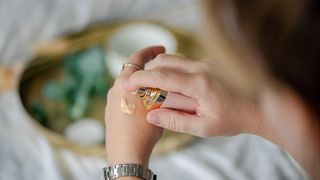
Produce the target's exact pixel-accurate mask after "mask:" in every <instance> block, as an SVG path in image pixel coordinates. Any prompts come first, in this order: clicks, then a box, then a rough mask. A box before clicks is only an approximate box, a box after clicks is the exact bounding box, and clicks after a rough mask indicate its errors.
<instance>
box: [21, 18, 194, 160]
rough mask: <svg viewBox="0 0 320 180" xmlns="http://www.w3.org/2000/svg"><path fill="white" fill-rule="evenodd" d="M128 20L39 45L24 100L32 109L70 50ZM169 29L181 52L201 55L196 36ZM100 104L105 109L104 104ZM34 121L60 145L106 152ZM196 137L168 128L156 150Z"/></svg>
mask: <svg viewBox="0 0 320 180" xmlns="http://www.w3.org/2000/svg"><path fill="white" fill-rule="evenodd" d="M128 23H134V22H124V23H117V24H105V25H98V26H93V27H91V28H88V29H86V30H84V31H82V32H78V33H74V34H71V35H68V36H65V37H63V38H60V39H57V40H56V41H54V42H52V43H48V44H44V45H41V46H39V47H37V50H36V53H35V56H34V58H33V59H32V60H31V61H30V64H29V65H28V66H27V68H26V69H25V71H24V73H23V75H22V78H21V81H20V86H19V91H20V96H21V99H22V103H23V105H24V106H25V107H26V109H27V110H28V109H30V108H29V107H30V106H31V104H30V102H31V99H33V98H37V97H36V96H37V94H39V89H40V87H41V86H42V83H43V82H44V81H45V80H46V78H48V77H50V76H53V75H57V71H59V68H61V67H60V66H58V65H59V63H61V61H62V60H63V57H64V56H65V55H66V54H69V53H72V52H76V51H80V50H82V49H84V48H87V47H88V46H89V45H91V44H93V43H104V42H105V41H106V40H107V39H108V37H109V36H110V35H111V34H112V33H113V32H114V31H115V30H117V29H118V28H120V27H121V26H123V25H127V24H128ZM167 29H169V30H170V31H171V32H172V33H173V34H174V35H175V36H176V38H177V41H178V53H181V54H184V55H186V56H188V57H196V56H197V55H196V53H195V52H198V51H197V45H196V44H197V43H196V41H195V40H194V39H193V38H192V36H190V35H189V34H187V33H185V32H183V31H180V30H177V29H172V28H168V27H167ZM100 106H101V109H102V110H103V109H104V105H100ZM32 123H33V124H34V125H35V126H36V127H37V129H38V130H39V131H41V132H42V133H43V134H44V135H45V136H46V137H47V138H48V140H49V141H50V142H51V143H52V144H53V145H54V146H55V147H56V148H66V149H68V150H71V151H73V152H75V153H80V154H86V155H95V156H105V148H104V146H92V147H86V146H81V145H77V144H74V143H71V142H69V141H68V140H67V139H65V138H64V137H63V135H61V134H59V133H57V132H55V131H52V130H50V129H48V128H45V127H44V126H42V125H40V124H39V123H38V122H37V121H36V120H34V121H33V122H32ZM194 140H195V137H193V136H189V135H185V134H181V133H174V132H169V131H165V134H164V137H163V138H162V139H161V140H160V142H159V143H158V145H157V146H156V148H155V150H154V153H153V154H163V153H166V152H169V151H172V150H175V149H177V148H180V147H182V146H184V145H186V144H189V143H191V142H193V141H194Z"/></svg>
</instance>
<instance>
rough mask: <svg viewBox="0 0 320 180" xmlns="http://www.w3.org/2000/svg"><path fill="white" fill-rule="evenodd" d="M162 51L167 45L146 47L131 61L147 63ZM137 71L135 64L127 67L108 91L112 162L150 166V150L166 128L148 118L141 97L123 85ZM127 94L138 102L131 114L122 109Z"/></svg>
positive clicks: (130, 100) (108, 138)
mask: <svg viewBox="0 0 320 180" xmlns="http://www.w3.org/2000/svg"><path fill="white" fill-rule="evenodd" d="M160 53H164V48H163V47H150V48H146V49H143V50H141V51H139V52H137V53H136V54H134V55H133V56H132V57H130V58H129V60H128V63H134V64H136V65H138V66H140V67H144V64H145V63H146V62H147V61H149V60H150V59H153V58H154V57H156V56H157V55H158V54H160ZM135 71H137V70H136V69H135V68H133V67H127V68H125V69H124V70H123V72H122V73H121V75H120V77H119V78H118V79H117V80H116V81H115V83H114V85H113V87H112V88H111V89H110V90H109V92H108V98H107V107H106V110H105V122H106V149H107V153H108V155H107V159H108V165H109V166H110V165H114V164H120V163H137V164H142V165H145V166H148V161H149V157H150V154H151V152H152V150H153V148H154V146H155V145H156V143H157V141H158V140H159V139H160V137H161V135H162V132H163V129H162V128H159V127H157V126H154V125H152V124H149V123H147V122H146V115H147V112H146V110H145V109H144V107H143V104H142V102H141V100H140V99H139V98H138V97H137V96H135V95H132V94H131V93H130V92H127V91H125V90H124V88H123V87H124V83H125V82H126V80H127V79H128V78H129V76H130V75H131V74H132V73H134V72H135ZM123 98H124V99H126V101H127V103H128V104H134V106H135V108H134V113H133V114H131V115H130V114H127V113H125V112H123V110H122V109H121V100H122V99H123Z"/></svg>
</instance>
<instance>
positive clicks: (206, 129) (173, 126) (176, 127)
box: [125, 54, 260, 137]
mask: <svg viewBox="0 0 320 180" xmlns="http://www.w3.org/2000/svg"><path fill="white" fill-rule="evenodd" d="M211 69H212V68H210V63H209V61H206V60H203V61H190V60H188V59H186V58H183V57H180V56H175V55H168V54H160V55H158V56H157V57H156V58H155V59H154V60H153V61H150V62H148V63H147V64H146V66H145V70H144V71H137V72H135V73H133V74H132V75H131V76H130V78H129V79H128V81H127V83H126V84H125V87H126V89H127V90H128V91H133V90H136V89H138V88H140V87H154V88H160V89H163V90H166V91H169V92H175V93H180V94H183V95H185V96H188V97H191V98H193V99H195V100H196V101H197V102H198V107H197V110H196V113H194V114H189V113H186V112H182V111H177V110H173V109H170V108H165V107H162V108H160V109H156V110H152V111H150V112H149V113H148V115H147V121H148V122H149V123H152V124H155V125H157V126H159V127H163V128H167V129H170V130H173V131H178V132H184V133H188V134H193V135H197V136H202V137H208V136H216V135H234V134H238V133H255V132H256V131H258V130H259V126H260V120H259V118H258V112H257V108H256V106H255V105H254V103H252V102H250V101H248V100H245V99H242V98H240V97H237V96H235V95H234V94H231V93H230V92H229V91H228V89H227V88H226V87H224V86H223V85H222V83H220V82H219V81H218V80H217V79H216V78H215V76H214V74H213V73H212V72H211V71H212V70H211ZM169 100H170V99H169V98H168V99H167V100H166V101H169Z"/></svg>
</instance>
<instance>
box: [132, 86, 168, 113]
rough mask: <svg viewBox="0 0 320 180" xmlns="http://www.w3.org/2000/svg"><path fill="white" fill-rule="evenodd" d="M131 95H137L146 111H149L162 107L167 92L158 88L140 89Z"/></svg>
mask: <svg viewBox="0 0 320 180" xmlns="http://www.w3.org/2000/svg"><path fill="white" fill-rule="evenodd" d="M133 94H137V95H138V96H139V97H140V99H141V100H142V101H143V105H144V107H145V108H146V110H147V111H150V110H152V109H156V108H159V107H160V106H161V105H162V103H163V102H164V101H165V100H166V97H167V95H168V92H167V91H163V90H161V89H158V88H140V89H138V90H137V91H135V92H133Z"/></svg>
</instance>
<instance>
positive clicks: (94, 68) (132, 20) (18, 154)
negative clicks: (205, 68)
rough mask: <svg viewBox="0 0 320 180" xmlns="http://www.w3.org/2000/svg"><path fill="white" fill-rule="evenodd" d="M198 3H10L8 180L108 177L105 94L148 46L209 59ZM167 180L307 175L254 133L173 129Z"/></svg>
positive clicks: (157, 164)
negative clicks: (213, 134) (199, 134)
mask: <svg viewBox="0 0 320 180" xmlns="http://www.w3.org/2000/svg"><path fill="white" fill-rule="evenodd" d="M201 4H202V1H197V0H175V1H169V0H157V1H156V0H123V1H119V0H118V1H117V0H74V1H68V0H29V1H25V0H2V1H0V23H1V24H0V179H1V180H2V179H6V180H18V179H25V180H29V179H30V180H38V179H46V180H60V179H61V180H63V179H71V180H72V179H77V180H82V179H83V180H84V179H86V180H87V179H102V178H103V176H102V168H103V167H105V166H106V161H105V150H104V143H103V142H104V133H105V130H104V124H103V111H104V106H105V95H106V93H107V90H108V88H109V87H110V86H112V83H113V80H114V78H115V77H116V76H117V75H118V73H119V71H120V69H121V65H122V63H123V62H124V61H125V60H126V58H127V57H128V56H130V54H132V53H133V52H134V51H136V50H138V49H140V48H143V47H145V46H148V45H158V44H161V45H164V46H165V47H166V49H167V51H168V52H169V53H178V54H183V55H185V56H187V57H190V58H194V59H199V58H204V57H206V55H205V54H203V53H202V48H201V45H200V44H199V40H198V38H199V36H200V35H201V27H202V25H203V24H204V23H205V22H202V19H203V12H202V7H201ZM150 166H151V169H153V170H154V172H155V173H157V174H158V177H159V179H166V180H167V179H168V180H170V179H191V180H192V179H195V180H198V179H237V180H238V179H268V180H269V179H275V180H276V179H279V180H282V179H293V180H295V179H297V180H298V179H305V176H304V174H303V171H302V170H301V169H300V167H298V166H297V164H296V163H295V162H294V161H293V160H292V159H291V158H290V157H289V156H288V155H287V154H286V153H285V152H283V151H281V150H280V149H279V148H278V147H276V146H275V145H273V144H271V143H269V142H267V141H265V140H263V139H261V138H259V137H256V136H251V135H239V136H236V137H230V138H226V137H217V138H210V139H199V138H196V137H192V136H188V135H184V134H177V133H172V132H166V134H165V136H164V138H163V139H162V140H161V142H160V143H159V145H158V146H157V147H156V149H155V152H154V155H153V157H152V160H151V165H150Z"/></svg>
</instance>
